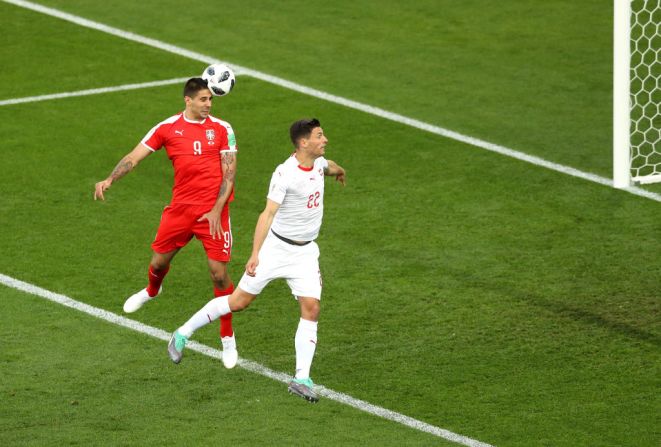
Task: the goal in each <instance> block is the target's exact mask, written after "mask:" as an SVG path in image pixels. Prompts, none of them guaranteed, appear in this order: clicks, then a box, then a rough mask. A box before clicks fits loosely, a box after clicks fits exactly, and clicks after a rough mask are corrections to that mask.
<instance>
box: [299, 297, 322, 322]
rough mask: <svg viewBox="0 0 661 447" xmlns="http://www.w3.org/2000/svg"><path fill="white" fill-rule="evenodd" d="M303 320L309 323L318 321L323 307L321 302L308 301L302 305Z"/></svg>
mask: <svg viewBox="0 0 661 447" xmlns="http://www.w3.org/2000/svg"><path fill="white" fill-rule="evenodd" d="M301 304H302V305H301V318H303V319H304V320H309V321H318V320H319V312H320V311H321V306H320V303H319V300H316V299H308V300H305V301H304V302H303V303H301Z"/></svg>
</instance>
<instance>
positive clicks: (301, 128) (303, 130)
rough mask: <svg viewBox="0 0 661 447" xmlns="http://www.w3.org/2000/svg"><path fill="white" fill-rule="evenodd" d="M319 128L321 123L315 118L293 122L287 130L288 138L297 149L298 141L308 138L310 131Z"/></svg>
mask: <svg viewBox="0 0 661 447" xmlns="http://www.w3.org/2000/svg"><path fill="white" fill-rule="evenodd" d="M315 127H321V123H319V120H318V119H317V118H310V119H302V120H298V121H296V122H294V124H292V125H291V127H290V128H289V137H290V138H291V142H292V144H293V145H294V147H298V140H300V139H301V138H309V137H310V134H311V133H312V129H314V128H315Z"/></svg>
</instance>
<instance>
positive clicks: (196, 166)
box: [142, 112, 237, 206]
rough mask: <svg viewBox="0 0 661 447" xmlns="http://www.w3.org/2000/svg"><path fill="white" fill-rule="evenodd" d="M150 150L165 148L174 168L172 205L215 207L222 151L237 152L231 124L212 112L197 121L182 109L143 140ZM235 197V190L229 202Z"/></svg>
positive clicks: (158, 125) (219, 180)
mask: <svg viewBox="0 0 661 447" xmlns="http://www.w3.org/2000/svg"><path fill="white" fill-rule="evenodd" d="M142 144H144V145H145V146H147V147H148V148H149V149H150V150H151V151H154V152H155V151H157V150H159V149H161V148H162V147H165V151H166V152H167V154H168V158H169V159H170V160H171V161H172V166H173V167H174V186H173V187H172V204H186V205H209V206H213V204H214V203H216V199H217V198H218V192H219V191H220V184H221V182H222V179H223V171H222V168H221V162H220V154H221V152H236V151H237V147H236V137H235V136H234V131H233V130H232V126H231V125H230V124H229V123H228V122H226V121H222V120H220V119H218V118H214V117H212V116H211V115H209V117H207V118H206V119H204V120H202V121H200V122H198V121H192V120H189V119H187V118H186V117H185V116H184V114H183V112H182V113H180V114H178V115H174V116H172V117H170V118H168V119H166V120H164V121H161V122H160V123H158V124H157V125H156V126H154V127H153V128H152V129H151V130H150V131H149V132H147V135H145V137H144V138H143V139H142ZM233 199H234V191H232V193H231V194H230V197H229V198H228V200H227V201H228V202H230V201H232V200H233Z"/></svg>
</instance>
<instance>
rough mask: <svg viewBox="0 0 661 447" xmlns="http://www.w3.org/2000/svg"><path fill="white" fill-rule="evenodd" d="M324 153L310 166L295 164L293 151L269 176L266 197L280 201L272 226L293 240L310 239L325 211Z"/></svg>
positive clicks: (316, 233) (316, 230) (315, 236)
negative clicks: (269, 183) (269, 182)
mask: <svg viewBox="0 0 661 447" xmlns="http://www.w3.org/2000/svg"><path fill="white" fill-rule="evenodd" d="M327 167H328V162H327V161H326V159H325V158H324V157H319V158H317V159H316V160H315V161H314V165H313V166H312V167H311V168H304V167H302V166H300V165H299V164H298V160H297V159H296V157H295V156H294V155H292V156H291V157H289V159H287V161H285V162H284V163H283V164H281V165H280V166H278V167H277V168H276V169H275V172H274V173H273V176H272V177H271V185H270V187H269V193H268V195H267V196H266V197H267V198H268V199H270V200H273V201H274V202H276V203H278V204H280V208H278V212H277V213H276V215H275V217H274V219H273V224H272V225H271V229H272V230H273V231H275V232H276V233H278V234H279V235H280V236H283V237H286V238H288V239H292V240H294V241H313V240H315V239H316V238H317V236H318V235H319V229H320V228H321V220H322V218H323V215H324V169H326V168H327Z"/></svg>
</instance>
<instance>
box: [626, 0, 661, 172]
mask: <svg viewBox="0 0 661 447" xmlns="http://www.w3.org/2000/svg"><path fill="white" fill-rule="evenodd" d="M631 176H632V178H633V180H634V181H638V182H641V183H645V182H647V181H661V2H660V1H659V0H633V1H632V2H631ZM654 177H657V178H654Z"/></svg>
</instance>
